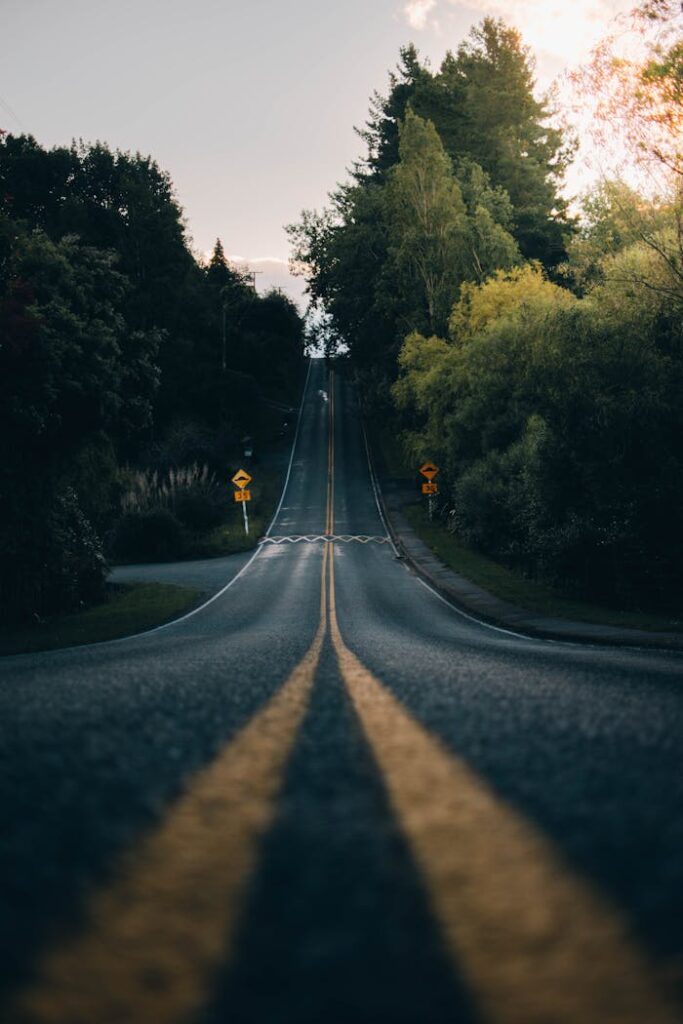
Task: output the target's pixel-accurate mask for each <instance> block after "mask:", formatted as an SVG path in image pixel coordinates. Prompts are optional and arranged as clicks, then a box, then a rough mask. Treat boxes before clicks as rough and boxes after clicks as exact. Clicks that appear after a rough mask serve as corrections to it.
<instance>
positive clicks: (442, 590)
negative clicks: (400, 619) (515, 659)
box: [370, 452, 683, 651]
mask: <svg viewBox="0 0 683 1024" xmlns="http://www.w3.org/2000/svg"><path fill="white" fill-rule="evenodd" d="M374 456H375V453H374V452H372V453H371V456H370V457H371V458H374ZM372 472H373V475H374V477H375V480H376V483H377V495H378V500H379V502H380V505H381V509H382V513H383V515H384V518H385V520H386V523H387V527H388V530H389V534H390V536H391V538H392V541H393V543H394V545H395V547H396V548H397V550H398V552H399V554H400V556H401V557H402V558H404V559H405V561H406V563H407V564H408V566H409V567H410V569H411V570H412V571H413V572H414V573H415V574H416V575H417V576H419V577H420V578H421V579H423V580H424V581H425V582H426V583H427V584H429V586H431V587H433V588H434V590H436V591H437V592H438V593H439V594H440V595H441V596H442V597H444V598H445V599H446V600H447V601H448V602H449V603H450V604H452V605H454V606H455V607H456V608H458V609H459V610H460V611H464V612H466V613H467V614H469V615H472V616H474V617H475V618H476V619H479V620H480V621H482V622H487V623H489V624H490V625H495V626H498V627H500V628H503V629H508V630H511V631H512V632H515V633H524V634H527V635H528V636H532V637H540V638H542V639H547V640H559V641H563V640H565V641H573V642H579V643H589V644H604V645H607V646H616V647H641V648H649V649H653V650H673V651H683V634H681V633H670V632H650V631H648V630H644V629H630V628H626V627H620V626H608V625H603V624H597V623H590V622H578V621H574V620H572V619H564V618H554V617H553V618H551V617H549V616H546V615H541V614H539V613H537V612H532V611H529V610H528V609H525V608H520V607H518V606H516V605H513V604H510V603H509V602H507V601H503V600H502V599H501V598H499V597H497V596H496V595H495V594H492V593H490V592H489V591H487V590H484V589H483V588H482V587H480V586H478V585H477V584H476V583H473V582H472V581H471V580H468V579H466V578H465V577H464V576H462V575H461V574H460V573H458V572H456V571H455V570H454V569H451V568H450V567H449V566H447V565H446V564H445V563H444V562H443V561H441V559H440V558H438V557H437V555H435V554H434V552H433V551H432V550H431V548H429V547H428V545H427V544H426V543H425V542H424V541H423V540H421V538H420V537H418V535H417V534H416V532H415V530H414V529H413V528H412V526H411V525H410V523H409V522H408V520H407V519H406V517H405V516H404V515H403V512H402V506H403V504H404V502H405V495H404V493H403V488H401V487H400V486H397V485H396V483H395V482H393V481H392V480H391V479H390V478H388V477H387V475H386V474H385V473H383V472H382V466H381V460H379V459H376V458H374V463H373V465H372Z"/></svg>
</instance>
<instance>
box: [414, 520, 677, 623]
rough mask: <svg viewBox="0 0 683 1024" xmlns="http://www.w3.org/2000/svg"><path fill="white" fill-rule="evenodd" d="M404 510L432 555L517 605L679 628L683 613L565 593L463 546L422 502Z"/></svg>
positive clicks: (558, 614)
mask: <svg viewBox="0 0 683 1024" xmlns="http://www.w3.org/2000/svg"><path fill="white" fill-rule="evenodd" d="M402 511H403V514H404V515H405V517H406V519H407V520H408V522H409V523H410V525H411V526H412V528H413V529H414V530H415V533H416V534H417V535H418V537H420V539H421V540H423V541H424V542H425V544H427V546H428V547H430V548H431V549H432V551H433V552H434V554H435V555H438V557H439V558H440V559H441V560H442V561H443V562H445V563H446V565H448V566H450V568H451V569H454V570H455V571H456V572H458V573H460V574H461V575H462V576H465V577H466V579H468V580H471V581H472V582H473V583H476V584H477V585H478V586H480V587H483V589H484V590H488V591H489V592H490V593H491V594H495V596H496V597H499V598H501V600H503V601H509V602H510V604H515V605H517V606H518V607H520V608H528V609H529V611H533V612H540V613H541V614H542V615H548V616H550V617H552V618H562V619H572V620H575V621H578V622H592V623H595V624H598V625H604V626H622V627H625V628H629V629H646V630H650V631H652V632H680V631H681V630H682V629H683V616H680V617H677V616H674V615H671V616H667V615H657V614H654V613H651V612H641V611H619V610H617V609H614V608H606V607H604V606H602V605H595V604H588V603H587V602H584V601H578V600H576V599H574V598H571V597H567V596H566V595H563V594H562V593H561V592H559V591H557V590H555V589H553V588H552V587H548V586H546V585H545V584H543V583H538V582H537V581H535V580H529V579H526V577H524V576H522V575H520V574H519V573H516V572H514V571H513V570H512V569H508V568H507V567H506V566H504V565H500V564H499V563H497V562H494V561H492V559H490V558H487V557H486V556H485V555H481V554H479V553H478V552H476V551H471V550H470V549H469V548H466V547H464V546H463V545H462V544H461V543H460V542H459V541H458V539H457V537H454V536H453V535H452V534H450V533H448V531H447V530H445V529H444V528H443V527H442V526H440V525H439V524H438V523H430V522H429V521H428V519H427V518H426V515H425V512H424V509H423V508H422V507H421V506H420V505H407V506H405V507H404V508H403V510H402Z"/></svg>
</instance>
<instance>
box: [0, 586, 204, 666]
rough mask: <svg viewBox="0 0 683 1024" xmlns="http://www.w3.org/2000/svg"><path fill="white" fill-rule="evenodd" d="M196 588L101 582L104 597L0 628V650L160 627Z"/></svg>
mask: <svg viewBox="0 0 683 1024" xmlns="http://www.w3.org/2000/svg"><path fill="white" fill-rule="evenodd" d="M200 597H201V594H200V591H198V590H193V589H191V588H189V587H176V586H172V585H170V584H168V583H127V584H113V583H110V584H108V585H107V596H106V599H105V600H104V601H103V602H102V603H101V604H97V605H93V607H92V608H86V609H85V610H84V611H81V612H73V613H71V614H69V615H64V616H61V617H60V618H57V619H53V620H51V621H50V622H40V623H37V624H36V625H35V626H24V627H20V628H18V629H15V630H11V631H10V630H7V629H3V630H2V631H0V654H24V653H27V652H29V651H48V650H55V649H57V648H59V647H72V646H78V645H80V644H92V643H96V642H97V641H99V640H115V639H117V638H118V637H122V636H131V635H132V634H133V633H141V632H143V631H144V630H145V629H151V628H152V627H153V626H160V625H161V624H162V623H164V622H168V621H169V620H170V619H174V618H176V617H177V616H178V615H181V614H182V613H183V612H185V611H188V610H189V609H190V608H192V607H193V606H194V605H196V604H197V603H198V602H199V599H200Z"/></svg>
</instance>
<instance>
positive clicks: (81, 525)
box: [0, 487, 107, 621]
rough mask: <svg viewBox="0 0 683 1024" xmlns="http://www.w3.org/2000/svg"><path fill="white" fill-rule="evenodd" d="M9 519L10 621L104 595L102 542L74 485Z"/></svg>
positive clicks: (5, 591)
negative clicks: (31, 511) (33, 511)
mask: <svg viewBox="0 0 683 1024" xmlns="http://www.w3.org/2000/svg"><path fill="white" fill-rule="evenodd" d="M43 501H44V502H45V503H47V504H48V507H47V510H45V508H44V506H40V508H39V509H38V507H37V506H34V507H36V515H35V518H33V517H30V516H28V515H24V517H23V518H22V519H21V521H18V520H17V521H15V522H14V523H13V524H12V523H10V524H8V529H7V530H6V531H3V534H2V538H1V539H0V562H1V563H2V570H1V572H0V607H1V608H2V612H3V616H4V617H5V618H6V619H9V620H15V621H18V620H22V619H29V618H31V617H36V616H37V617H42V616H47V615H52V614H54V613H55V612H66V611H70V610H72V609H74V608H77V607H79V606H80V605H83V604H92V603H94V602H95V601H98V600H101V599H102V598H103V596H104V584H105V580H106V575H107V563H106V560H105V557H104V554H103V551H102V544H101V541H100V538H99V537H98V535H97V533H96V532H95V530H94V529H93V526H92V524H91V523H90V521H89V520H88V518H87V516H86V515H85V514H84V512H83V510H82V508H81V506H80V504H79V501H78V496H77V494H76V492H75V491H74V490H73V488H71V487H66V488H63V489H62V490H61V491H58V492H57V494H56V495H54V496H53V497H52V498H51V499H50V497H49V495H43Z"/></svg>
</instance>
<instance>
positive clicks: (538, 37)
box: [403, 0, 633, 64]
mask: <svg viewBox="0 0 683 1024" xmlns="http://www.w3.org/2000/svg"><path fill="white" fill-rule="evenodd" d="M632 5H633V0H572V2H571V3H567V0H408V2H407V3H405V5H404V7H403V13H404V15H405V17H406V20H407V21H408V23H409V24H410V26H411V27H412V28H414V29H424V28H425V27H427V25H432V24H434V22H435V18H436V16H437V15H443V14H446V12H447V11H448V10H449V8H450V10H451V11H452V12H453V10H454V8H457V9H458V12H459V13H460V14H462V13H463V12H466V11H471V12H472V14H473V15H475V16H476V15H477V14H479V15H481V16H482V17H484V16H486V15H490V16H492V17H495V18H502V19H503V20H504V21H505V22H507V24H509V25H514V26H515V28H518V29H519V30H520V32H521V33H522V37H523V39H524V42H525V43H527V44H528V45H530V46H531V47H532V49H533V50H534V51H535V52H537V53H539V54H540V53H543V54H546V55H549V56H552V57H554V58H556V59H557V60H559V61H560V62H562V63H563V64H574V63H576V62H578V61H580V60H583V59H585V57H586V56H587V54H588V53H589V51H590V50H591V48H592V47H593V46H595V44H596V43H597V42H598V40H599V39H601V38H602V37H603V36H604V35H605V34H606V33H607V32H609V31H610V30H611V28H612V27H613V26H612V24H611V23H612V20H613V19H614V17H615V16H616V15H618V14H622V13H624V12H625V11H628V10H630V8H631V7H632ZM473 20H474V18H473Z"/></svg>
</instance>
